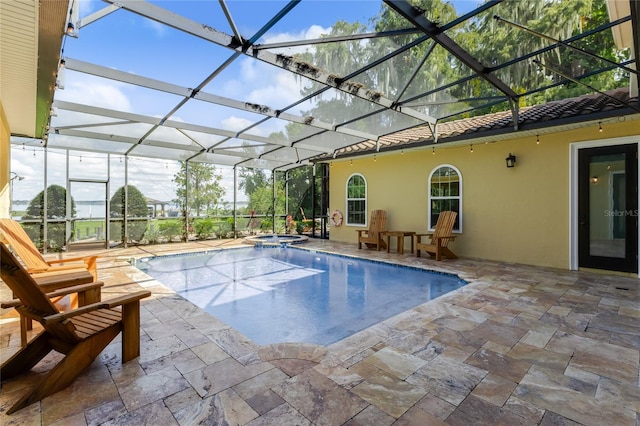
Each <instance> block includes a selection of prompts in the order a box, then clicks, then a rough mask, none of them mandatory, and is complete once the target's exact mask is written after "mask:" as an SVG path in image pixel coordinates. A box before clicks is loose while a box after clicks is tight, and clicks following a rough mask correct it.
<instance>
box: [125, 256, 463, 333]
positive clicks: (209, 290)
mask: <svg viewBox="0 0 640 426" xmlns="http://www.w3.org/2000/svg"><path fill="white" fill-rule="evenodd" d="M136 266H137V267H138V268H140V269H141V270H143V271H145V272H146V273H147V274H149V275H150V276H151V277H153V278H155V279H157V280H158V281H160V282H161V283H163V284H164V285H165V286H167V287H169V288H171V289H172V290H174V291H175V292H176V293H178V294H180V295H181V296H183V297H184V298H186V299H188V300H189V301H191V302H192V303H194V304H195V305H197V306H199V307H200V308H202V309H204V310H206V311H207V312H208V313H210V314H211V315H213V316H215V317H217V318H219V319H220V320H222V321H224V322H226V323H227V324H229V325H230V326H232V327H233V328H235V329H237V330H238V331H240V332H241V333H243V334H244V335H246V336H247V337H249V338H250V339H252V340H253V341H255V342H256V343H258V344H271V343H279V342H305V343H316V344H322V345H328V344H331V343H334V342H337V341H339V340H341V339H344V338H345V337H348V336H350V335H351V334H353V333H356V332H358V331H360V330H363V329H365V328H367V327H370V326H372V325H374V324H377V323H378V322H381V321H384V320H385V319H388V318H390V317H392V316H394V315H396V314H399V313H401V312H403V311H406V310H408V309H411V308H412V307H415V306H417V305H420V304H422V303H424V302H427V301H429V300H432V299H434V298H436V297H438V296H441V295H443V294H445V293H448V292H450V291H452V290H455V289H457V288H460V287H462V286H464V285H465V284H466V282H465V281H463V280H461V279H459V278H458V277H456V276H453V275H448V274H441V273H434V272H429V271H425V270H422V269H418V268H410V267H406V266H397V265H392V264H388V263H382V262H374V261H368V260H362V259H356V258H352V257H345V256H338V255H331V254H326V253H320V252H313V251H308V250H304V249H298V248H294V247H278V248H275V247H274V248H255V247H252V248H242V249H230V250H219V251H215V252H209V253H207V254H195V255H188V256H184V255H181V256H175V257H174V256H160V257H156V258H150V259H143V260H142V261H138V262H137V263H136Z"/></svg>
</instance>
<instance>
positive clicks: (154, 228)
mask: <svg viewBox="0 0 640 426" xmlns="http://www.w3.org/2000/svg"><path fill="white" fill-rule="evenodd" d="M144 237H145V239H146V240H147V242H148V243H149V244H156V243H157V242H158V241H160V231H159V230H158V224H157V223H155V222H154V221H149V225H148V226H147V230H146V231H145V232H144Z"/></svg>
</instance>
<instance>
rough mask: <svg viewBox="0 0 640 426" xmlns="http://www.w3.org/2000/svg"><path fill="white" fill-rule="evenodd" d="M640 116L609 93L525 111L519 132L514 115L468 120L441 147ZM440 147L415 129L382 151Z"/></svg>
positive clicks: (449, 128) (385, 143)
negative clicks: (430, 146)
mask: <svg viewBox="0 0 640 426" xmlns="http://www.w3.org/2000/svg"><path fill="white" fill-rule="evenodd" d="M639 112H640V104H639V102H638V97H637V96H636V97H634V98H630V97H629V89H628V88H622V89H615V90H610V91H608V92H603V93H596V94H590V95H583V96H579V97H576V98H570V99H563V100H560V101H554V102H549V103H546V104H542V105H535V106H530V107H524V108H521V109H520V111H519V116H518V129H517V130H515V129H514V125H513V118H512V117H513V114H512V112H511V111H502V112H496V113H493V114H487V115H482V116H478V117H471V118H465V119H461V120H456V121H450V122H446V123H439V124H437V126H436V130H437V135H438V138H437V143H438V144H441V143H446V142H453V141H459V140H472V139H474V138H480V137H483V136H490V135H492V134H505V133H511V134H513V135H514V136H516V135H517V134H518V132H522V131H525V130H533V129H541V128H549V127H553V126H559V125H564V124H567V123H576V122H583V121H589V120H597V119H601V118H609V117H614V116H622V115H629V114H637V113H639ZM435 143H436V140H435V138H434V136H433V133H432V130H431V129H430V128H429V127H428V126H420V127H414V128H412V129H407V130H402V131H399V132H396V133H391V134H389V135H386V136H383V137H381V138H380V140H379V145H380V147H379V151H390V150H393V149H402V148H405V147H416V146H420V145H422V146H429V145H433V144H435ZM376 148H377V145H376V141H372V140H367V141H362V142H359V143H357V144H354V145H351V146H348V147H345V148H342V149H339V150H337V151H336V152H335V153H334V154H332V155H327V156H321V157H317V158H316V159H315V160H316V161H321V160H324V159H329V158H337V157H344V156H354V155H359V154H369V153H371V152H374V151H376Z"/></svg>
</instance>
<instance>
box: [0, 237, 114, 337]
mask: <svg viewBox="0 0 640 426" xmlns="http://www.w3.org/2000/svg"><path fill="white" fill-rule="evenodd" d="M0 244H4V243H0ZM32 277H33V279H34V280H35V281H36V283H37V284H38V286H39V287H40V289H41V290H42V291H43V292H44V293H47V296H48V297H49V298H50V299H51V301H52V302H53V303H55V304H56V306H57V307H58V308H62V307H64V308H65V309H69V308H71V307H78V306H84V305H88V304H90V303H94V302H99V301H100V297H101V294H100V288H101V287H102V286H103V285H104V284H103V283H102V282H100V281H94V279H93V275H91V274H90V273H89V271H87V270H75V269H74V270H70V271H64V272H56V273H50V272H44V273H42V274H34V275H32ZM85 284H87V285H85ZM65 296H69V297H68V298H67V299H64V297H65ZM6 305H7V306H3V307H7V308H8V307H15V306H18V305H19V303H18V304H16V305H15V306H13V305H9V304H6ZM32 328H33V327H32V321H31V319H29V318H27V317H26V316H24V315H20V344H21V345H22V346H24V345H26V344H27V331H29V330H31V329H32Z"/></svg>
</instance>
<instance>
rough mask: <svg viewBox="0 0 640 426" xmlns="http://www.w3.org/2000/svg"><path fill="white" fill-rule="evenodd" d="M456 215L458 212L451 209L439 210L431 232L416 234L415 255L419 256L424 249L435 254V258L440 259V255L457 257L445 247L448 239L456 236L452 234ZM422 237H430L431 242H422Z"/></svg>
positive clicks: (450, 257) (451, 257) (450, 239)
mask: <svg viewBox="0 0 640 426" xmlns="http://www.w3.org/2000/svg"><path fill="white" fill-rule="evenodd" d="M456 216H458V213H456V212H453V211H443V212H440V215H438V222H436V227H435V229H434V232H433V234H416V256H418V257H420V251H426V252H427V253H429V255H431V256H432V257H433V256H435V258H436V260H442V256H445V257H447V258H449V259H457V258H458V256H456V255H455V254H454V253H453V252H452V251H451V250H450V249H449V248H447V245H448V244H449V241H452V240H454V239H455V238H456V237H455V235H452V233H453V225H454V224H455V223H456ZM422 237H431V242H430V243H423V242H422Z"/></svg>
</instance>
